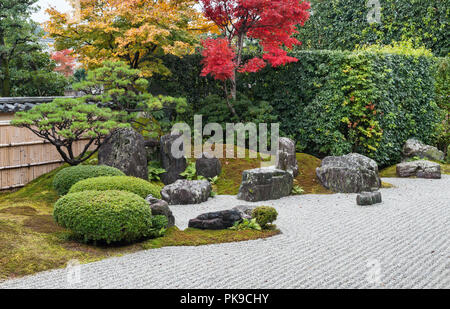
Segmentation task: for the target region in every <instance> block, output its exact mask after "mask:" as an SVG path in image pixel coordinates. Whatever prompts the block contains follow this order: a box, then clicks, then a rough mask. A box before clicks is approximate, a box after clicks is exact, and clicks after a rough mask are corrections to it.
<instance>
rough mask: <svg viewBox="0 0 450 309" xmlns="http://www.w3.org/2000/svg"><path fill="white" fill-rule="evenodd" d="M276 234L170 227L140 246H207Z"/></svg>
mask: <svg viewBox="0 0 450 309" xmlns="http://www.w3.org/2000/svg"><path fill="white" fill-rule="evenodd" d="M278 234H280V231H279V230H262V231H256V230H244V231H232V230H214V231H213V230H198V229H193V228H188V229H186V230H184V231H180V230H179V229H178V228H177V227H172V228H170V229H169V230H168V231H167V235H166V236H165V237H161V238H156V239H151V240H148V241H146V242H144V243H143V244H142V246H143V247H144V248H145V249H152V248H161V247H169V246H202V245H208V244H219V243H228V242H238V241H245V240H253V239H261V238H268V237H271V236H275V235H278Z"/></svg>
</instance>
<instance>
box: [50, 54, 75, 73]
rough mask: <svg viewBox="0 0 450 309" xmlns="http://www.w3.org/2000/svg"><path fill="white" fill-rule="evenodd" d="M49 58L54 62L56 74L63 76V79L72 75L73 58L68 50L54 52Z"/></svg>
mask: <svg viewBox="0 0 450 309" xmlns="http://www.w3.org/2000/svg"><path fill="white" fill-rule="evenodd" d="M51 58H52V60H53V61H55V62H56V68H55V71H56V72H59V73H61V74H63V75H64V76H65V77H69V76H72V75H73V70H74V68H75V57H73V56H72V51H71V50H70V49H64V50H61V51H56V52H54V53H52V56H51Z"/></svg>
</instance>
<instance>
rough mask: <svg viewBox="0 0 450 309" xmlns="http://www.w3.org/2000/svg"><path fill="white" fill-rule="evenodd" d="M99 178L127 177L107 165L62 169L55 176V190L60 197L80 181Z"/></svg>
mask: <svg viewBox="0 0 450 309" xmlns="http://www.w3.org/2000/svg"><path fill="white" fill-rule="evenodd" d="M99 176H125V174H124V173H123V172H122V171H120V170H118V169H117V168H114V167H110V166H105V165H98V166H93V165H78V166H71V167H67V168H64V169H62V170H61V171H59V172H58V173H57V174H56V175H55V178H54V179H53V188H55V190H56V192H58V194H59V195H64V194H67V192H69V190H70V188H71V187H72V186H73V185H74V184H75V183H77V182H78V181H80V180H83V179H87V178H94V177H99Z"/></svg>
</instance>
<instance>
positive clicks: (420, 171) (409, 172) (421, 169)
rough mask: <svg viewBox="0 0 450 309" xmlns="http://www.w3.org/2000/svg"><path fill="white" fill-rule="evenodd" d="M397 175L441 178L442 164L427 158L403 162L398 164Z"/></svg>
mask: <svg viewBox="0 0 450 309" xmlns="http://www.w3.org/2000/svg"><path fill="white" fill-rule="evenodd" d="M396 169H397V176H399V177H411V176H416V177H417V178H429V179H440V178H441V166H440V165H439V164H438V163H434V162H431V161H425V160H417V161H411V162H403V163H399V164H397V167H396Z"/></svg>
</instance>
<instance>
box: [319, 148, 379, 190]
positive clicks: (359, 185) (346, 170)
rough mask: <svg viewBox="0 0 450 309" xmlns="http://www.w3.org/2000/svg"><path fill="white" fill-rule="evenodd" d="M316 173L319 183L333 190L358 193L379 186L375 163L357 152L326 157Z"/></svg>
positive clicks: (375, 188) (376, 188)
mask: <svg viewBox="0 0 450 309" xmlns="http://www.w3.org/2000/svg"><path fill="white" fill-rule="evenodd" d="M316 174H317V177H318V178H319V181H320V183H321V184H322V185H323V186H324V187H325V188H327V189H330V190H332V191H334V192H342V193H359V192H363V191H374V190H378V189H379V188H380V186H381V179H380V176H379V175H378V165H377V163H376V162H375V161H374V160H372V159H370V158H368V157H366V156H363V155H360V154H358V153H350V154H348V155H345V156H330V157H326V158H324V159H323V160H322V165H321V166H320V167H318V168H317V169H316Z"/></svg>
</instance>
